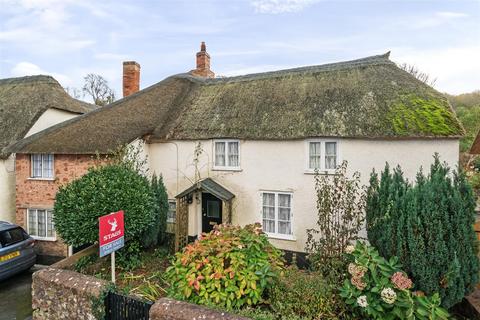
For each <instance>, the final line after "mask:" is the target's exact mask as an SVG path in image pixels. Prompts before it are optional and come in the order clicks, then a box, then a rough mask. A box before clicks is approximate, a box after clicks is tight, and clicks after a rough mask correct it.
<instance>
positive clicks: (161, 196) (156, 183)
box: [142, 175, 168, 248]
mask: <svg viewBox="0 0 480 320" xmlns="http://www.w3.org/2000/svg"><path fill="white" fill-rule="evenodd" d="M151 187H152V191H153V194H154V196H155V203H156V205H157V206H156V210H155V218H154V223H152V224H151V225H150V226H149V227H148V228H147V230H146V231H145V233H144V235H143V237H142V245H143V247H145V248H149V247H154V246H156V245H157V244H159V243H160V244H165V242H166V234H165V231H166V229H167V212H168V195H167V190H166V188H165V185H164V184H163V178H162V176H160V177H157V175H153V177H152V181H151Z"/></svg>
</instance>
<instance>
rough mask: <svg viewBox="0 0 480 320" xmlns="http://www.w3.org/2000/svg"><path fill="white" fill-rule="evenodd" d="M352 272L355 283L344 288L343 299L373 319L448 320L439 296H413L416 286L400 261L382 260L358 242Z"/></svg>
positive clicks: (371, 248)
mask: <svg viewBox="0 0 480 320" xmlns="http://www.w3.org/2000/svg"><path fill="white" fill-rule="evenodd" d="M351 255H352V256H351V260H352V261H355V262H354V263H353V262H352V263H350V265H349V267H348V272H349V273H350V276H351V279H346V280H345V281H344V284H343V288H342V292H341V296H342V297H343V298H344V299H345V301H346V303H347V304H349V305H351V306H353V307H355V308H356V310H357V311H358V312H359V313H360V315H362V318H364V317H366V316H368V318H369V319H382V320H383V319H419V320H422V319H425V320H430V319H448V318H449V314H448V312H447V311H446V310H444V309H443V308H441V307H440V298H439V296H438V294H434V295H433V296H431V297H427V296H424V295H423V294H422V293H420V292H415V293H414V292H412V291H411V290H410V289H411V288H412V286H413V283H412V282H411V280H410V279H408V277H406V276H405V274H404V273H403V271H402V270H401V265H400V264H399V263H398V258H396V257H392V258H390V259H389V260H386V259H384V258H382V257H381V256H380V255H379V254H378V251H377V250H375V248H373V247H369V246H367V245H365V244H363V243H361V242H357V244H356V246H355V248H354V249H353V252H352V253H351Z"/></svg>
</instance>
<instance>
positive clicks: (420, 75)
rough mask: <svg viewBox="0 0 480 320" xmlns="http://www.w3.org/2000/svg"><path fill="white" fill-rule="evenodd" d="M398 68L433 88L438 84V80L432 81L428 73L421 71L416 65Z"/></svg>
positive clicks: (403, 64) (404, 64)
mask: <svg viewBox="0 0 480 320" xmlns="http://www.w3.org/2000/svg"><path fill="white" fill-rule="evenodd" d="M398 67H399V68H400V69H402V70H404V71H406V72H408V73H410V74H411V75H412V76H414V77H415V78H417V79H418V80H420V81H422V82H423V83H425V84H427V85H429V86H431V87H434V86H435V83H436V82H437V78H433V79H432V78H431V77H430V75H429V74H428V73H425V72H422V71H420V70H419V69H418V68H417V67H416V66H415V65H412V64H407V63H402V64H399V65H398Z"/></svg>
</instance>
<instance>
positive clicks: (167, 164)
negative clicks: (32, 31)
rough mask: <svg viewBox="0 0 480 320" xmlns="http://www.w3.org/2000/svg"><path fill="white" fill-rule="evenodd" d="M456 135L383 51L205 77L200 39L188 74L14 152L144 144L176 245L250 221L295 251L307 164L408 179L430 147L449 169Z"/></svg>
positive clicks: (305, 212)
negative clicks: (393, 168) (387, 170)
mask: <svg viewBox="0 0 480 320" xmlns="http://www.w3.org/2000/svg"><path fill="white" fill-rule="evenodd" d="M139 74H140V67H139V65H138V64H136V63H133V62H129V63H125V64H124V87H125V88H126V92H127V94H130V93H131V91H132V90H131V88H138V83H136V82H135V81H138V79H139ZM132 81H134V83H132ZM134 91H135V90H134ZM462 134H463V129H462V127H461V125H460V123H459V122H458V120H457V118H456V117H455V114H454V112H453V111H452V109H451V107H450V105H449V104H448V102H447V100H446V99H445V97H444V96H443V95H442V94H440V93H439V92H437V91H436V90H434V89H433V88H431V87H429V86H428V85H426V84H424V83H422V82H421V81H418V80H417V79H415V77H413V76H412V75H410V74H409V73H407V72H405V71H403V70H401V69H399V68H398V67H397V66H396V65H395V63H393V62H392V61H390V60H389V55H388V53H387V54H384V55H379V56H372V57H367V58H363V59H358V60H353V61H346V62H339V63H332V64H326V65H320V66H311V67H301V68H295V69H289V70H281V71H275V72H266V73H259V74H251V75H245V76H238V77H226V78H214V77H213V72H212V71H211V70H210V57H209V55H208V53H207V52H206V48H205V46H204V45H202V48H201V51H200V52H199V53H197V68H196V69H195V70H193V71H191V72H189V73H185V74H179V75H174V76H171V77H169V78H167V79H165V80H163V81H161V82H159V83H157V84H155V85H153V86H151V87H148V88H146V89H143V90H140V91H138V92H135V93H133V94H130V95H128V96H127V97H125V98H123V99H121V100H119V101H116V102H114V103H112V104H111V105H108V106H106V107H104V108H101V109H99V110H95V111H93V112H90V113H88V114H85V115H83V116H80V117H78V118H75V119H72V120H69V121H67V122H65V123H62V124H59V125H56V126H53V127H51V128H49V129H47V130H45V131H42V132H40V133H38V134H35V135H32V136H30V137H28V138H26V139H24V140H23V141H21V142H20V143H18V144H17V145H16V146H15V151H16V152H18V153H20V154H22V156H17V161H25V163H28V161H30V159H31V155H38V154H50V155H53V157H54V159H55V161H57V159H60V158H61V159H63V160H64V161H67V160H66V159H72V160H71V161H73V159H75V157H76V156H78V155H85V154H94V153H97V152H98V153H107V152H109V151H110V150H112V149H113V148H115V147H116V146H119V145H121V144H125V143H131V142H134V141H139V140H140V141H144V142H145V144H144V152H145V154H146V155H148V167H149V169H150V172H156V173H157V174H162V175H163V178H164V182H165V184H166V187H167V189H168V193H169V197H170V199H171V212H170V213H169V221H170V222H171V223H174V224H175V227H174V230H175V233H176V242H177V247H182V246H184V245H185V244H186V242H187V241H188V240H189V238H190V239H191V238H193V237H196V236H198V235H200V234H201V233H202V232H206V231H209V230H211V229H212V227H213V226H214V225H215V224H217V223H221V222H229V223H233V224H239V225H244V224H248V223H253V222H261V223H262V225H263V229H264V231H265V232H266V233H267V234H268V236H269V237H270V239H271V241H272V243H274V244H275V245H276V246H278V247H279V248H282V249H285V250H289V251H297V252H301V251H304V246H305V241H306V232H305V230H306V229H307V228H310V227H312V226H313V225H314V224H315V221H316V208H315V206H316V200H315V197H316V195H315V190H314V179H313V175H312V174H313V173H314V171H315V170H319V172H321V174H332V173H333V171H334V169H335V167H336V166H337V165H338V164H340V163H341V162H342V161H343V160H347V161H348V162H349V170H350V171H351V172H353V171H359V172H360V173H361V175H362V178H363V181H365V182H367V181H368V178H369V174H370V172H371V171H372V169H374V168H375V169H377V170H381V169H382V168H383V167H384V165H385V162H389V163H390V164H391V165H397V164H399V165H401V166H402V168H403V169H404V171H405V174H406V176H407V177H409V178H413V177H414V175H415V173H416V172H417V171H418V169H419V168H420V167H422V166H423V167H424V168H428V167H429V164H430V163H431V162H432V160H433V158H432V156H433V154H434V153H438V154H439V155H440V157H441V159H442V160H443V161H446V162H448V163H449V164H450V165H452V166H455V165H456V164H457V163H458V158H459V137H460V136H461V135H462ZM17 168H18V165H17ZM19 171H21V169H20V170H19ZM19 174H22V172H17V175H19ZM19 202H21V201H19V200H17V203H19ZM21 210H24V209H22V208H19V207H17V214H24V213H23V212H22V211H21Z"/></svg>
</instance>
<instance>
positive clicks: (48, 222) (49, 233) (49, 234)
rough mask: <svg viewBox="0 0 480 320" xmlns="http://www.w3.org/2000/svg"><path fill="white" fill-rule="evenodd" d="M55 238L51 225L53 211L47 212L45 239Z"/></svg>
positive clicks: (53, 227)
mask: <svg viewBox="0 0 480 320" xmlns="http://www.w3.org/2000/svg"><path fill="white" fill-rule="evenodd" d="M54 236H55V225H54V223H53V211H52V210H48V211H47V237H51V238H53V237H54Z"/></svg>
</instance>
